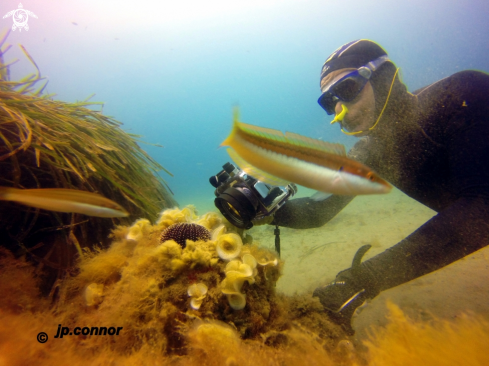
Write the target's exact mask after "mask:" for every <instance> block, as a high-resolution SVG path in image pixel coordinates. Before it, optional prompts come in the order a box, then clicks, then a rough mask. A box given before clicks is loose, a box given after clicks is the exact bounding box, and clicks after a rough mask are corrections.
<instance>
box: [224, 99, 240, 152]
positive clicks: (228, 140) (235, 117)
mask: <svg viewBox="0 0 489 366" xmlns="http://www.w3.org/2000/svg"><path fill="white" fill-rule="evenodd" d="M238 130H239V107H234V108H233V128H232V130H231V133H230V134H229V136H228V137H226V139H225V140H224V141H223V142H222V143H221V145H219V147H223V146H231V144H232V142H233V141H234V138H235V136H236V132H237V131H238Z"/></svg>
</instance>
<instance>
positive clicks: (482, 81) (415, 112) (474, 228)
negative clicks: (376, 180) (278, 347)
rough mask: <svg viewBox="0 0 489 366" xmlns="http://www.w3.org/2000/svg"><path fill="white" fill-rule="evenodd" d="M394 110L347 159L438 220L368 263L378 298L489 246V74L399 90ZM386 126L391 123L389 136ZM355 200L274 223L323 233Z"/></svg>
mask: <svg viewBox="0 0 489 366" xmlns="http://www.w3.org/2000/svg"><path fill="white" fill-rule="evenodd" d="M389 105H390V108H389V107H388V108H387V109H386V112H387V115H386V116H385V117H382V120H381V121H380V123H379V126H378V127H376V128H379V133H378V134H371V135H372V136H369V137H367V138H362V139H361V140H360V141H359V142H358V143H357V144H355V146H354V147H353V149H352V150H351V151H350V152H349V156H350V157H352V158H354V159H356V160H358V161H360V162H362V163H364V164H365V165H367V166H369V167H370V168H372V169H373V170H374V171H376V172H377V173H378V174H379V175H380V176H381V177H382V178H384V179H386V180H387V181H389V182H390V183H392V184H393V185H394V186H396V187H397V188H399V189H400V190H401V191H403V192H404V193H406V194H407V195H408V196H410V197H412V198H414V199H415V200H417V201H418V202H420V203H422V204H424V205H426V206H428V207H430V208H431V209H433V210H435V211H436V212H437V215H435V216H434V217H433V218H432V219H430V220H429V221H427V222H426V223H425V224H424V225H422V226H421V227H420V228H418V229H417V230H416V231H415V232H414V233H412V234H411V235H409V236H408V237H407V238H406V239H404V240H402V241H401V242H399V243H398V244H396V245H394V246H393V247H391V248H389V249H387V250H386V251H384V252H383V253H380V254H379V255H377V256H375V257H373V258H371V259H369V260H367V261H365V262H363V263H362V269H363V271H364V272H365V273H367V274H368V277H369V278H368V279H365V281H367V282H369V283H370V284H371V285H372V286H373V287H375V291H372V294H373V295H375V294H376V293H378V291H382V290H385V289H388V288H391V287H394V286H396V285H399V284H401V283H405V282H407V281H409V280H412V279H414V278H417V277H419V276H422V275H424V274H426V273H429V272H432V271H434V270H436V269H438V268H441V267H443V266H446V265H448V264H450V263H452V262H454V261H456V260H458V259H460V258H462V257H464V256H466V255H468V254H470V253H472V252H474V251H476V250H478V249H480V248H483V247H485V246H486V245H488V244H489V75H487V74H484V73H482V72H477V71H463V72H459V73H457V74H454V75H452V76H450V77H448V78H445V79H442V80H440V81H438V82H436V83H434V84H432V85H430V86H428V87H425V88H423V89H420V90H418V91H416V92H414V94H411V93H408V92H407V91H406V90H405V88H404V90H402V89H399V91H398V92H396V94H393V95H392V96H391V101H389ZM382 124H390V125H389V128H388V130H389V132H388V133H387V134H383V133H382V127H381V126H382ZM392 124H395V125H392ZM384 126H386V125H384ZM351 199H353V197H347V196H331V197H329V198H328V199H326V200H324V201H322V202H316V201H313V200H311V199H309V198H301V199H296V200H291V201H289V202H287V204H286V205H285V206H284V207H283V208H281V209H280V210H279V211H278V212H277V213H276V215H275V219H274V222H273V224H277V225H281V226H287V227H292V228H298V229H305V228H310V227H318V226H321V225H323V224H325V223H326V222H327V221H329V220H330V219H331V218H333V217H334V216H335V215H336V214H337V213H338V212H339V211H340V210H341V209H342V208H343V207H344V206H346V204H348V203H349V202H350V201H351Z"/></svg>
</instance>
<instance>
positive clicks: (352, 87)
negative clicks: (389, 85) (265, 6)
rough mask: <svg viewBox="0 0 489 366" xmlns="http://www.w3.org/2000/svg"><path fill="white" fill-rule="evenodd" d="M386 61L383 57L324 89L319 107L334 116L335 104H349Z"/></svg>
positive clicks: (385, 57) (386, 58)
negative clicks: (340, 102)
mask: <svg viewBox="0 0 489 366" xmlns="http://www.w3.org/2000/svg"><path fill="white" fill-rule="evenodd" d="M388 60H389V58H388V57H387V56H385V55H384V56H381V57H379V58H377V59H375V60H373V61H371V62H369V63H368V64H367V65H365V66H362V67H360V68H359V69H357V70H355V71H352V72H350V73H348V74H346V75H345V76H343V77H342V78H340V79H339V80H338V81H336V82H334V83H333V84H331V85H330V86H329V87H328V88H326V90H325V91H324V92H323V94H321V96H320V97H319V99H318V103H319V105H320V106H321V107H322V108H323V109H324V110H325V111H326V113H327V114H329V115H331V114H334V112H335V110H334V109H335V106H336V103H338V102H339V101H342V102H351V101H352V100H354V99H355V98H356V97H357V96H358V94H360V92H361V91H362V90H363V88H364V87H365V85H366V84H367V82H368V81H369V79H370V77H371V76H372V73H373V72H374V71H375V70H377V69H378V68H379V66H380V65H382V64H383V63H384V62H386V61H388ZM335 119H336V118H335Z"/></svg>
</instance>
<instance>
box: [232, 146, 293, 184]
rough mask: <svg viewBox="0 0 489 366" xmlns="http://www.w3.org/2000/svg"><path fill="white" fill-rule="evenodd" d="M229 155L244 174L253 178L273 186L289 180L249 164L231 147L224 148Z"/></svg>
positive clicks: (286, 182)
mask: <svg viewBox="0 0 489 366" xmlns="http://www.w3.org/2000/svg"><path fill="white" fill-rule="evenodd" d="M226 150H227V152H228V154H229V156H230V157H231V159H233V161H234V162H235V163H236V165H237V166H239V168H240V169H241V170H242V171H244V172H245V173H246V174H248V175H251V176H252V177H253V178H256V179H258V180H259V181H262V182H264V183H267V184H271V185H273V186H286V185H287V184H289V183H290V182H288V181H286V180H284V179H280V178H277V177H275V176H274V175H271V174H269V173H267V172H264V171H263V170H261V169H258V168H255V167H254V166H253V165H251V164H249V163H248V162H247V161H246V160H244V159H243V158H242V157H241V156H239V155H238V153H237V152H236V151H234V150H233V149H232V148H229V149H226Z"/></svg>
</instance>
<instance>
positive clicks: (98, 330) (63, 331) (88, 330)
mask: <svg viewBox="0 0 489 366" xmlns="http://www.w3.org/2000/svg"><path fill="white" fill-rule="evenodd" d="M122 328H123V327H117V328H116V327H110V328H107V327H83V328H81V327H75V328H74V329H73V332H71V331H70V328H69V327H62V326H61V324H60V325H58V331H57V332H56V335H55V336H54V338H63V336H65V335H84V336H87V335H91V336H93V335H99V336H100V335H102V336H106V335H109V336H113V335H116V336H117V335H119V332H120V331H121V330H122Z"/></svg>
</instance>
